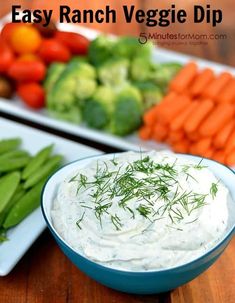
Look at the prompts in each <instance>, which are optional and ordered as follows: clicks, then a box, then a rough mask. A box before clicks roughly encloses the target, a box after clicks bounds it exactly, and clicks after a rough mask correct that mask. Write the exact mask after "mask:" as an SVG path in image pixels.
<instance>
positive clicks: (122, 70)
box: [98, 58, 129, 86]
mask: <svg viewBox="0 0 235 303" xmlns="http://www.w3.org/2000/svg"><path fill="white" fill-rule="evenodd" d="M128 67H129V62H128V60H126V59H122V58H119V59H116V58H114V59H110V60H108V61H106V62H105V63H103V64H102V65H100V66H99V67H98V78H99V80H100V82H101V83H102V84H103V85H110V86H117V85H121V84H123V83H124V82H126V81H127V78H128Z"/></svg>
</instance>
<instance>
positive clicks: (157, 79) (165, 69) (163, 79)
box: [150, 62, 182, 89]
mask: <svg viewBox="0 0 235 303" xmlns="http://www.w3.org/2000/svg"><path fill="white" fill-rule="evenodd" d="M181 68H182V65H181V64H179V63H172V62H170V63H162V64H156V65H155V71H154V72H153V73H152V74H151V77H150V79H151V80H153V82H154V83H155V84H156V85H159V86H161V87H163V88H164V89H166V87H167V85H168V83H169V82H170V81H171V79H172V78H173V77H174V76H175V75H176V74H177V73H178V72H179V70H180V69H181Z"/></svg>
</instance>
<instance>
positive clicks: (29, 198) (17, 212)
mask: <svg viewBox="0 0 235 303" xmlns="http://www.w3.org/2000/svg"><path fill="white" fill-rule="evenodd" d="M45 181H46V179H43V180H42V181H41V182H40V183H38V184H37V185H36V186H34V187H32V188H31V189H30V190H29V191H28V192H27V193H26V194H25V195H23V197H21V198H20V200H18V202H16V204H15V205H14V206H13V207H12V208H11V210H10V212H9V213H8V215H7V217H6V219H5V221H4V223H3V227H4V228H6V229H7V228H10V227H12V226H15V225H17V224H18V223H20V222H21V221H22V220H23V219H24V218H25V217H27V216H28V215H29V214H30V213H31V212H32V211H34V210H35V209H36V208H37V207H38V206H39V205H40V197H41V191H42V188H43V186H44V184H45Z"/></svg>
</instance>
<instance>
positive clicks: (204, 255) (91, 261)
mask: <svg viewBox="0 0 235 303" xmlns="http://www.w3.org/2000/svg"><path fill="white" fill-rule="evenodd" d="M135 152H139V153H145V152H149V151H146V150H145V151H135ZM160 152H161V151H160ZM121 153H125V151H124V152H118V153H105V154H100V155H99V154H98V155H93V156H88V157H83V158H80V159H78V160H75V161H72V162H70V163H67V164H65V165H63V166H62V167H60V168H59V169H58V170H57V171H56V172H55V173H54V174H53V175H52V176H50V177H49V178H48V179H47V181H46V183H45V184H44V186H43V189H42V192H41V199H40V200H41V202H40V204H41V210H42V214H43V217H44V220H45V221H46V224H47V227H48V228H49V230H50V231H51V233H52V234H53V235H54V236H56V237H57V238H59V240H60V241H61V242H62V243H63V244H64V245H65V246H66V247H67V248H68V249H70V250H72V251H73V252H74V253H75V254H77V255H79V257H80V258H82V259H84V260H85V261H86V262H89V263H92V264H95V265H96V266H98V267H100V268H102V269H105V270H108V271H115V272H117V273H125V274H130V275H146V274H149V275H151V274H156V273H163V272H164V273H165V272H170V271H178V270H181V269H182V270H183V269H185V268H187V267H188V266H190V265H193V264H194V263H195V262H198V261H200V260H202V259H204V258H205V257H208V256H209V255H210V254H211V253H213V252H214V251H216V250H217V249H218V247H219V246H221V244H222V243H223V242H225V241H226V240H227V239H228V238H229V237H230V236H231V235H232V234H233V233H235V222H234V223H233V226H232V227H231V228H230V229H229V230H228V231H227V233H226V234H225V236H224V237H223V238H222V239H221V240H220V241H219V242H218V243H217V244H216V245H215V246H214V247H212V248H211V249H210V250H208V251H207V252H206V253H205V254H203V255H202V256H200V257H198V258H196V259H193V260H192V261H190V262H187V263H184V264H183V265H178V266H174V267H170V268H166V269H162V268H161V269H155V270H146V271H130V270H120V269H116V268H112V267H109V266H105V265H102V264H100V263H97V262H95V261H93V260H90V259H89V258H86V257H85V256H83V255H82V254H80V253H79V252H77V251H76V250H74V249H73V248H72V247H71V246H70V245H69V244H67V243H66V241H65V240H64V239H63V238H62V237H61V236H60V235H59V233H58V232H57V231H56V230H55V228H54V226H53V225H52V223H50V222H49V220H48V219H47V215H46V212H45V210H44V205H43V195H44V192H45V188H46V186H47V184H48V182H49V181H50V180H51V179H52V178H53V177H54V175H55V174H57V173H59V172H60V171H61V170H62V169H63V168H65V167H67V166H69V165H71V164H75V163H77V162H78V163H79V162H80V161H83V160H87V159H92V158H102V157H107V156H109V155H116V154H121ZM176 155H182V156H183V155H185V156H186V157H188V156H189V157H193V158H198V159H205V160H207V161H210V162H215V163H217V164H219V165H221V166H223V167H225V168H226V169H228V170H230V171H231V172H232V174H233V175H235V171H234V170H232V169H231V168H230V167H228V166H226V165H224V164H222V163H220V162H218V161H215V160H211V159H208V158H202V157H200V156H195V155H190V154H184V153H177V154H176ZM234 202H235V201H234ZM230 241H231V240H230ZM230 241H229V242H230ZM228 244H229V243H228Z"/></svg>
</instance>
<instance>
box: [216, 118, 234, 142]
mask: <svg viewBox="0 0 235 303" xmlns="http://www.w3.org/2000/svg"><path fill="white" fill-rule="evenodd" d="M234 127H235V121H234V120H231V121H229V122H228V123H226V124H225V125H224V127H222V129H221V130H220V131H219V132H218V133H217V134H216V136H215V138H214V141H213V144H214V146H215V147H216V148H224V147H225V145H226V142H227V140H228V138H229V136H230V134H231V133H232V131H233V129H234Z"/></svg>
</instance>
